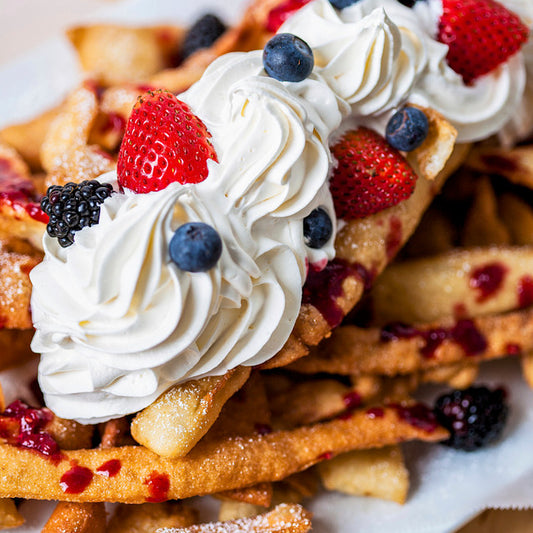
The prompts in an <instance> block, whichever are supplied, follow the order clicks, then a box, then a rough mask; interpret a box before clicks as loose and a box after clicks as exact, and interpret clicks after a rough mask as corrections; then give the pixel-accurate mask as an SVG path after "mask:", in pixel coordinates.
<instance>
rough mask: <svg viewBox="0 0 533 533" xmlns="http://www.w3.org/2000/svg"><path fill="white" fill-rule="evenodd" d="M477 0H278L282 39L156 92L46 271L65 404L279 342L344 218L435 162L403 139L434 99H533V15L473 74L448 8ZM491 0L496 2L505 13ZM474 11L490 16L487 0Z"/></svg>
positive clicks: (49, 392)
mask: <svg viewBox="0 0 533 533" xmlns="http://www.w3.org/2000/svg"><path fill="white" fill-rule="evenodd" d="M459 4H460V2H451V1H448V0H445V1H442V0H429V1H428V2H417V3H415V4H414V5H413V7H412V8H410V7H407V6H406V5H404V4H403V3H401V2H399V1H397V0H361V1H359V2H353V1H344V2H339V1H336V2H329V1H328V0H314V1H311V2H294V1H293V2H288V3H287V5H286V6H285V8H286V12H283V13H282V12H281V11H282V10H278V11H277V12H276V13H274V14H271V15H272V16H271V17H270V19H269V20H271V21H273V20H274V19H275V21H274V22H275V25H278V22H280V21H281V20H282V19H283V20H285V19H286V20H285V22H284V23H283V24H282V26H281V27H280V28H279V30H278V34H277V35H276V36H274V37H273V38H272V40H271V41H270V42H269V43H268V44H267V45H266V47H265V50H258V51H254V52H249V53H233V54H228V55H226V56H222V57H221V58H219V59H217V60H216V61H215V62H214V63H213V64H212V65H211V66H210V67H208V69H207V70H206V72H205V73H204V75H203V77H202V78H201V79H200V80H199V81H198V82H197V83H196V84H194V85H193V86H192V87H191V88H190V89H189V90H188V91H187V92H185V93H183V94H181V95H180V96H179V99H178V98H176V97H175V96H174V95H172V94H170V93H168V92H165V91H160V92H153V93H148V94H146V95H144V96H143V97H142V98H141V99H140V100H139V102H138V104H137V105H136V106H135V108H134V111H133V113H132V116H131V118H130V121H129V122H128V124H127V127H126V133H125V136H124V140H123V143H122V147H121V150H120V153H119V160H118V168H117V172H116V173H115V172H112V173H109V174H107V175H104V176H101V177H100V178H99V182H100V183H101V184H102V186H103V187H106V190H109V189H110V186H112V187H113V189H114V191H115V192H114V193H113V194H109V195H106V197H105V198H103V199H102V202H101V203H100V202H98V205H97V206H96V205H95V206H94V208H95V210H96V208H97V207H98V209H99V211H98V220H97V221H96V220H93V221H92V222H91V223H89V224H81V225H79V227H78V225H76V224H74V222H75V221H73V222H72V225H69V228H68V230H67V233H66V235H69V243H70V245H68V246H66V247H63V246H61V243H60V242H59V241H58V239H57V237H56V236H54V235H53V233H54V231H55V232H56V233H58V232H57V228H55V227H54V231H52V234H48V235H46V236H45V238H44V249H45V259H44V261H43V262H42V263H41V264H40V265H39V266H38V267H37V268H35V269H34V270H33V271H32V273H31V279H32V283H33V287H34V289H33V295H32V310H33V318H34V323H35V328H36V334H35V337H34V340H33V344H32V348H33V350H34V351H36V352H38V353H41V354H42V358H41V363H40V367H39V381H40V385H41V388H42V390H43V393H44V395H45V399H46V402H47V405H48V406H49V407H50V408H52V410H53V411H54V412H55V413H57V414H58V415H59V416H62V417H65V418H74V419H77V420H79V421H81V422H91V423H94V422H101V421H105V420H108V419H110V418H114V417H119V416H123V415H125V414H129V413H133V412H136V411H139V410H140V409H143V408H144V407H146V406H147V405H149V404H150V403H152V401H154V400H155V399H156V398H157V397H158V396H159V395H160V394H161V393H162V392H163V391H165V390H166V389H167V388H169V387H170V386H172V385H174V384H176V383H180V382H184V381H188V380H191V379H197V378H201V377H204V376H210V375H220V374H223V373H225V372H226V371H228V370H230V369H232V368H235V367H237V366H240V365H246V366H254V365H258V364H261V363H264V362H265V361H267V360H269V359H270V358H271V357H273V356H274V355H275V354H276V353H277V352H278V351H279V350H280V349H281V348H282V347H283V345H284V343H285V342H286V341H287V339H288V337H289V335H290V333H291V331H292V329H293V327H294V324H295V321H296V318H297V316H298V313H299V311H300V305H301V302H302V295H303V294H304V292H305V291H303V286H304V284H305V281H306V277H307V273H308V271H313V272H316V271H317V270H320V269H323V268H324V267H325V266H326V265H327V264H328V262H330V261H331V260H333V258H334V257H335V250H334V241H335V235H336V228H337V217H338V218H342V219H344V220H349V219H355V218H361V217H366V216H368V215H371V214H374V213H376V212H378V211H380V210H383V209H386V208H388V207H391V206H393V205H396V204H398V203H401V202H403V201H405V200H406V199H407V198H409V197H410V196H411V194H412V192H413V190H414V183H415V181H416V179H417V176H416V174H415V173H414V172H413V171H412V170H411V169H410V167H409V166H408V165H407V163H406V161H405V159H404V156H403V153H402V152H403V151H406V150H410V149H414V148H415V147H417V146H419V145H420V144H421V143H423V142H424V139H425V136H426V135H427V133H428V131H427V121H426V120H425V117H424V116H423V113H421V112H420V111H419V110H418V107H417V106H422V107H427V108H433V109H435V110H437V111H438V112H440V113H441V114H442V115H444V117H445V118H446V119H447V120H448V121H449V122H451V123H452V124H453V125H454V126H455V127H456V129H457V131H458V140H459V141H460V142H470V141H475V140H479V139H482V138H486V137H487V136H489V135H492V134H494V133H496V132H498V131H500V130H501V128H502V127H504V126H506V125H509V124H510V121H511V117H512V116H513V114H514V113H515V112H516V110H517V109H518V108H519V107H520V106H522V107H524V106H526V107H528V106H529V108H531V107H532V104H533V102H530V101H529V100H528V98H527V95H526V93H525V91H524V87H525V80H526V74H527V72H526V66H525V60H524V54H523V53H522V52H521V49H522V47H523V45H524V44H525V42H526V41H527V36H528V28H527V27H526V26H525V24H524V23H523V22H522V21H521V20H520V19H519V18H518V17H517V16H515V15H513V14H509V15H508V20H509V21H510V23H511V22H512V25H511V26H510V29H509V30H508V31H507V30H506V28H505V27H503V28H500V31H499V32H498V39H500V40H501V42H502V43H507V42H508V41H509V39H510V38H511V37H510V36H509V35H508V33H509V32H513V35H514V38H513V39H514V40H513V46H512V48H508V49H507V52H500V53H499V54H498V55H497V57H494V54H492V55H491V60H490V62H489V61H488V60H486V59H484V60H483V62H484V66H483V69H481V70H479V71H476V72H475V76H474V77H465V73H464V72H463V71H462V70H461V72H456V71H454V70H453V69H454V68H456V69H457V70H458V71H459V67H458V66H457V65H455V64H454V63H453V62H450V57H451V55H450V54H451V52H450V47H449V46H448V44H446V42H443V41H444V40H447V41H450V42H451V37H450V35H452V34H453V32H455V33H456V34H457V36H458V37H459V36H460V33H461V32H464V31H465V25H464V24H458V25H457V26H453V25H452V24H450V23H448V20H449V19H452V18H453V17H452V15H451V14H452V13H453V10H457V11H458V10H459V8H460V5H459ZM476 4H477V5H478V4H483V6H484V8H483V9H484V11H483V12H482V14H483V17H484V18H487V17H489V18H490V17H491V16H495V17H496V16H500V15H501V13H502V10H505V12H507V10H506V9H505V8H504V7H503V6H500V4H496V3H495V2H492V1H491V0H479V1H478V2H476ZM287 13H288V14H287ZM285 15H287V16H285ZM506 16H507V15H506ZM453 20H455V19H453ZM469 20H470V19H469ZM506 20H507V19H506ZM274 22H272V24H274ZM468 24H470V25H472V24H477V25H478V26H479V27H478V28H477V29H478V30H479V32H481V33H483V32H485V33H486V32H487V31H489V30H488V29H487V26H486V25H484V24H482V23H481V21H480V18H479V17H478V18H476V17H474V18H473V19H472V20H471V21H470V22H468ZM444 36H446V39H445V38H444ZM486 38H489V37H486ZM490 38H492V37H490ZM464 41H465V40H464V39H459V38H458V39H457V40H456V41H454V42H457V43H458V45H460V43H462V42H464ZM480 46H481V47H482V44H481V45H480ZM495 47H496V48H498V46H495ZM453 54H454V57H455V56H456V55H457V54H459V52H457V50H454V51H453ZM470 55H472V54H470ZM464 57H466V56H464ZM470 60H471V61H475V60H476V57H472V58H471V59H470ZM462 68H463V66H461V69H462ZM531 114H532V113H530V115H531ZM421 115H422V116H421ZM361 160H364V161H367V162H369V164H367V165H359V163H360V161H361ZM362 167H364V168H362ZM350 175H354V176H356V179H352V180H350V179H349V176H350ZM330 181H331V189H330ZM105 184H108V185H105ZM391 184H394V187H393V190H392V191H391V187H390V185H391ZM67 200H68V199H67ZM67 200H65V201H67ZM91 209H92V207H91ZM335 209H337V213H336V212H335ZM91 212H92V211H91ZM95 218H96V217H95ZM63 229H64V228H63ZM63 229H62V228H59V230H60V232H59V233H62V232H63ZM59 233H58V236H59ZM70 237H72V238H70ZM59 238H64V237H59ZM70 241H72V242H70ZM308 267H309V268H308ZM348 268H352V266H350V265H349V266H348ZM353 268H356V267H355V266H353ZM335 321H336V320H335Z"/></svg>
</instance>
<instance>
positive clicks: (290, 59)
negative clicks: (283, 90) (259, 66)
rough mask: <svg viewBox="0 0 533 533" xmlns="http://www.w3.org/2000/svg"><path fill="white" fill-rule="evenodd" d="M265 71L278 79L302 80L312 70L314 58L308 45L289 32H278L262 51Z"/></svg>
mask: <svg viewBox="0 0 533 533" xmlns="http://www.w3.org/2000/svg"><path fill="white" fill-rule="evenodd" d="M263 64H264V67H265V71H266V73H267V74H268V75H269V76H270V77H271V78H274V79H275V80H279V81H293V82H298V81H303V80H305V79H306V78H308V77H309V75H310V74H311V72H312V71H313V66H314V64H315V60H314V57H313V51H312V50H311V48H309V45H308V44H307V43H306V42H305V41H303V40H302V39H300V38H299V37H296V35H292V34H291V33H279V34H278V35H275V36H274V37H272V39H270V41H268V43H267V44H266V45H265V49H264V51H263Z"/></svg>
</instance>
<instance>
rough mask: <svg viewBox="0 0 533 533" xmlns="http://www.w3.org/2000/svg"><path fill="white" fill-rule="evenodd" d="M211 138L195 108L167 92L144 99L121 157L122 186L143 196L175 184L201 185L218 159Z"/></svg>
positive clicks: (135, 110)
mask: <svg viewBox="0 0 533 533" xmlns="http://www.w3.org/2000/svg"><path fill="white" fill-rule="evenodd" d="M210 137H211V134H210V133H209V132H208V131H207V128H206V126H205V125H204V123H203V122H202V121H201V120H200V119H199V118H198V117H197V116H196V115H194V113H193V112H192V111H191V109H190V108H189V106H188V105H187V104H186V103H185V102H182V101H181V100H178V99H177V98H176V97H175V96H174V95H173V94H172V93H170V92H167V91H154V92H148V93H145V94H144V95H142V96H141V97H140V98H139V100H138V101H137V103H136V104H135V106H134V108H133V111H132V113H131V116H130V118H129V120H128V124H127V126H126V133H125V134H124V138H123V140H122V145H121V147H120V151H119V154H118V161H117V175H118V182H119V184H120V185H121V186H122V187H126V188H127V189H130V190H132V191H135V192H138V193H147V192H150V191H159V190H161V189H164V188H165V187H167V186H168V185H169V184H170V183H173V182H176V181H177V182H178V183H182V184H184V183H199V182H201V181H203V180H205V178H207V174H208V168H207V162H208V160H210V159H212V160H214V161H217V154H216V152H215V149H214V148H213V145H212V144H211V142H210V140H209V139H210Z"/></svg>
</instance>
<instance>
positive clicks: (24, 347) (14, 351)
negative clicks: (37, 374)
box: [0, 329, 36, 371]
mask: <svg viewBox="0 0 533 533" xmlns="http://www.w3.org/2000/svg"><path fill="white" fill-rule="evenodd" d="M33 334H34V331H33V329H0V371H2V370H6V369H7V368H10V367H13V366H18V365H22V364H24V363H25V362H26V361H29V360H30V359H33V358H34V357H36V355H35V354H34V353H33V352H32V351H31V349H30V342H31V340H32V338H33Z"/></svg>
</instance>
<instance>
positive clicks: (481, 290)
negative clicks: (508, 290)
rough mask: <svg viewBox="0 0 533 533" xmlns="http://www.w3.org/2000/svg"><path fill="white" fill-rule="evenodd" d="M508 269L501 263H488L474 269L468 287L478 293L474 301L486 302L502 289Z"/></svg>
mask: <svg viewBox="0 0 533 533" xmlns="http://www.w3.org/2000/svg"><path fill="white" fill-rule="evenodd" d="M507 272H508V269H507V267H505V266H504V265H502V264H501V263H489V264H487V265H484V266H481V267H479V268H476V269H475V270H474V271H473V272H472V274H471V275H470V282H469V285H470V287H471V288H473V289H475V290H476V291H478V294H477V298H476V301H477V302H478V303H482V302H485V301H487V300H488V299H489V298H491V297H492V296H494V295H496V293H497V292H498V291H499V290H500V289H501V288H502V285H503V282H504V280H505V275H506V274H507Z"/></svg>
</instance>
